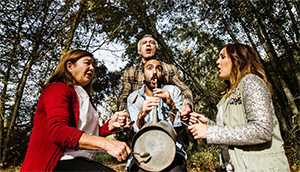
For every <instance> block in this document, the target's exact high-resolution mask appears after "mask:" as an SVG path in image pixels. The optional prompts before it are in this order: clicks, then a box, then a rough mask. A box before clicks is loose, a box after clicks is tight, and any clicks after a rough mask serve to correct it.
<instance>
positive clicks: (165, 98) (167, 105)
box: [127, 59, 186, 172]
mask: <svg viewBox="0 0 300 172" xmlns="http://www.w3.org/2000/svg"><path fill="white" fill-rule="evenodd" d="M163 70H164V69H163V68H162V64H161V62H159V61H158V60H156V59H150V60H148V61H146V63H145V64H144V67H143V70H142V74H141V78H142V80H143V81H144V84H143V85H142V88H140V89H139V90H136V91H134V92H132V93H131V94H130V95H129V96H128V112H129V115H130V118H131V119H132V120H134V121H136V123H135V124H133V130H134V132H138V131H139V130H140V129H141V128H142V127H143V126H144V124H146V123H147V122H150V120H151V113H150V112H151V111H152V109H153V108H154V106H156V107H157V116H158V119H159V120H162V119H163V120H165V121H167V122H169V124H170V125H171V126H173V127H174V129H175V131H177V133H178V132H180V130H181V129H182V128H180V127H181V121H180V117H179V112H178V110H177V109H181V106H182V96H181V91H180V89H179V88H178V87H176V86H174V85H163V84H162V83H161V81H162V80H163V76H162V73H163ZM134 99H135V103H134V104H132V105H131V106H129V105H130V102H132V101H134ZM155 110H156V109H155ZM127 167H128V168H127V169H128V171H143V169H141V168H140V167H139V166H138V165H137V163H136V160H135V159H133V158H132V156H130V157H129V159H128V163H127ZM163 171H174V172H175V171H186V153H185V151H184V150H183V148H182V144H181V143H180V138H179V136H177V139H176V155H175V158H174V160H173V162H172V163H171V165H169V166H168V167H166V169H164V170H163Z"/></svg>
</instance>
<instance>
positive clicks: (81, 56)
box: [21, 50, 131, 171]
mask: <svg viewBox="0 0 300 172" xmlns="http://www.w3.org/2000/svg"><path fill="white" fill-rule="evenodd" d="M94 64H95V61H94V57H93V55H92V54H91V53H89V52H87V51H84V50H70V51H68V52H67V53H66V54H65V55H64V56H63V58H62V59H61V61H60V62H59V64H58V66H57V69H56V71H55V72H54V73H53V74H52V76H51V77H50V79H49V80H48V81H47V83H46V84H45V86H44V91H43V92H42V94H41V96H40V98H39V101H38V104H37V110H36V114H35V117H34V125H33V130H32V134H31V137H30V141H29V146H28V149H27V153H26V156H25V160H24V162H23V165H22V168H21V171H113V170H112V169H110V168H109V167H106V166H104V165H102V164H101V163H98V162H94V161H92V160H93V158H94V155H95V153H96V151H97V150H104V151H106V152H107V153H108V154H110V155H112V156H113V157H115V158H117V159H118V161H122V160H125V159H126V158H127V156H128V155H129V154H130V153H131V150H130V148H129V147H128V146H127V145H126V143H124V142H120V141H117V140H111V139H107V138H105V136H107V135H109V134H112V133H114V131H115V130H116V129H117V128H120V127H122V128H127V127H129V125H128V119H127V112H126V111H120V112H116V113H115V114H114V115H113V116H112V118H111V119H110V120H109V121H107V122H106V123H105V124H104V125H103V126H102V127H99V123H98V114H97V111H96V108H95V106H94V105H93V103H92V102H91V96H90V95H91V92H92V84H91V81H92V79H93V76H94Z"/></svg>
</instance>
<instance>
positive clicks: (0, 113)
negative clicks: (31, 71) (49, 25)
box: [0, 5, 28, 167]
mask: <svg viewBox="0 0 300 172" xmlns="http://www.w3.org/2000/svg"><path fill="white" fill-rule="evenodd" d="M27 10H28V5H25V8H24V11H23V15H22V17H21V20H20V23H19V24H18V26H19V27H18V30H17V32H16V36H15V37H14V41H15V42H14V43H13V49H12V50H11V52H10V53H9V56H10V59H9V60H8V62H7V69H6V72H5V74H4V80H3V89H2V90H1V104H0V167H2V166H3V165H4V163H5V162H6V161H5V160H6V158H4V159H3V160H2V155H3V154H2V148H5V147H3V140H2V139H3V138H4V135H3V133H4V123H5V122H7V120H5V119H6V118H7V117H5V102H6V100H7V93H6V92H7V85H8V82H9V79H10V72H11V68H12V64H13V61H14V58H15V56H16V50H17V48H18V45H19V43H20V40H21V39H20V34H21V30H22V25H23V22H24V18H25V16H26V15H27ZM4 155H5V154H4Z"/></svg>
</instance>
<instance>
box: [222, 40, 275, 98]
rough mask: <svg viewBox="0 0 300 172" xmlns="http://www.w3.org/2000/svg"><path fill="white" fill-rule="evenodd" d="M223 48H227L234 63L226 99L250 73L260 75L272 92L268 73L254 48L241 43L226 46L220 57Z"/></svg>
mask: <svg viewBox="0 0 300 172" xmlns="http://www.w3.org/2000/svg"><path fill="white" fill-rule="evenodd" d="M223 48H226V51H227V55H228V57H230V59H231V61H232V68H231V72H230V77H229V81H227V80H225V83H226V85H227V88H226V90H225V92H224V93H225V94H226V96H225V97H226V98H227V97H229V95H230V94H231V93H232V91H233V89H234V88H235V87H237V85H238V84H239V82H240V81H241V80H242V78H243V77H244V76H245V75H246V74H250V73H252V74H255V75H258V76H259V77H260V78H261V79H263V80H264V82H265V83H266V84H267V86H268V88H269V90H270V91H271V92H272V87H271V84H270V83H269V82H268V79H267V77H266V73H265V71H264V68H263V66H262V64H261V62H260V59H259V55H258V53H257V52H256V51H255V49H254V48H252V47H251V46H249V45H245V44H241V43H232V44H226V45H224V46H223V47H221V48H220V51H219V53H218V55H219V54H220V52H221V50H222V49H223Z"/></svg>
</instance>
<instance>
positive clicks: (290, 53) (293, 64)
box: [262, 1, 300, 90]
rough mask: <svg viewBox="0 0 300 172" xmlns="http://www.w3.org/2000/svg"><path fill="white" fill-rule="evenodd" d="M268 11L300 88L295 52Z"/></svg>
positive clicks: (299, 73) (268, 10)
mask: <svg viewBox="0 0 300 172" xmlns="http://www.w3.org/2000/svg"><path fill="white" fill-rule="evenodd" d="M262 2H263V1H262ZM265 6H266V7H267V4H265ZM266 9H267V15H268V16H269V17H270V18H271V20H272V21H273V24H274V25H275V29H276V31H277V33H278V34H279V37H280V40H281V42H282V44H283V46H284V48H285V52H286V54H287V59H288V61H289V63H290V65H291V69H292V71H293V72H294V73H295V76H296V80H297V83H298V87H300V72H299V70H298V67H297V64H296V62H295V59H294V56H293V50H292V49H291V48H290V45H289V43H288V41H287V39H286V37H285V35H284V32H283V30H282V29H281V26H280V25H279V24H278V21H277V20H276V19H275V17H274V15H273V14H272V13H271V12H270V9H269V8H268V7H267V8H266ZM295 33H297V31H295ZM297 90H298V89H297Z"/></svg>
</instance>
